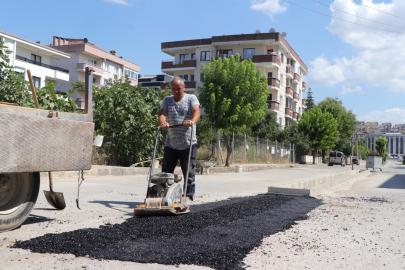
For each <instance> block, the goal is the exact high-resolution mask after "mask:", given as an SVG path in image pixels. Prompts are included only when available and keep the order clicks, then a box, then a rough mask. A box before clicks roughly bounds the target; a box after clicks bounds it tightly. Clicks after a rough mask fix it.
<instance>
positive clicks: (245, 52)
mask: <svg viewBox="0 0 405 270" xmlns="http://www.w3.org/2000/svg"><path fill="white" fill-rule="evenodd" d="M253 55H255V49H254V48H253V49H252V48H249V49H243V59H251V58H252V57H253Z"/></svg>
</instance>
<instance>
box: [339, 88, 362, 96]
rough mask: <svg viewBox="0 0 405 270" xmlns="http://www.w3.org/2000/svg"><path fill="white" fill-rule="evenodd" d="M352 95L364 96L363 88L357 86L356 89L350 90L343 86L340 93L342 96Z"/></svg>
mask: <svg viewBox="0 0 405 270" xmlns="http://www.w3.org/2000/svg"><path fill="white" fill-rule="evenodd" d="M352 93H359V94H364V91H363V88H361V86H356V88H350V87H346V86H343V87H342V91H341V92H340V94H341V95H346V94H352Z"/></svg>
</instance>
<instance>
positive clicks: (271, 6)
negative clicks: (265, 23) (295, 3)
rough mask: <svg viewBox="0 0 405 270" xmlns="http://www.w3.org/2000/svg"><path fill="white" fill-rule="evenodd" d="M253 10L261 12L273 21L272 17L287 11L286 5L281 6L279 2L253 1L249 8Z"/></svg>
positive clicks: (272, 0) (278, 0) (269, 0)
mask: <svg viewBox="0 0 405 270" xmlns="http://www.w3.org/2000/svg"><path fill="white" fill-rule="evenodd" d="M250 8H251V9H253V10H258V11H262V12H263V13H265V14H267V15H268V16H270V18H271V19H273V15H274V14H277V13H283V12H285V11H286V10H287V4H285V5H281V4H280V0H265V1H264V2H263V0H253V1H252V4H251V6H250Z"/></svg>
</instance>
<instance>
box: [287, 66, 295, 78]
mask: <svg viewBox="0 0 405 270" xmlns="http://www.w3.org/2000/svg"><path fill="white" fill-rule="evenodd" d="M285 72H286V73H287V78H289V79H292V78H294V72H293V70H292V67H287V68H286V70H285Z"/></svg>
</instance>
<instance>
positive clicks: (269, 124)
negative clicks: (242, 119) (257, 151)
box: [252, 111, 281, 141]
mask: <svg viewBox="0 0 405 270" xmlns="http://www.w3.org/2000/svg"><path fill="white" fill-rule="evenodd" d="M280 130H281V129H280V125H279V124H278V123H277V113H275V112H272V111H266V115H265V116H264V118H263V120H262V121H260V122H259V123H258V124H256V125H254V126H253V127H252V136H254V137H259V138H261V139H269V140H272V141H274V140H276V137H277V135H278V133H279V132H280Z"/></svg>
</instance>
